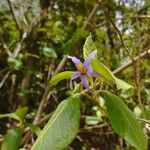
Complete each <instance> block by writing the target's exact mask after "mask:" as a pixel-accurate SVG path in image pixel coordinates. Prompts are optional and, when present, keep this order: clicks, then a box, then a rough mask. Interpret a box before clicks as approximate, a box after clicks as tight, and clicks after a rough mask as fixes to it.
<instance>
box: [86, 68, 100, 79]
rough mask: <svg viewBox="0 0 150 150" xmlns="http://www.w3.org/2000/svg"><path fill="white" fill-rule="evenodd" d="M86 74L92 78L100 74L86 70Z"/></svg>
mask: <svg viewBox="0 0 150 150" xmlns="http://www.w3.org/2000/svg"><path fill="white" fill-rule="evenodd" d="M87 74H89V75H90V76H92V77H96V78H97V77H100V74H98V73H97V72H95V71H93V70H92V69H90V68H89V69H88V71H87Z"/></svg>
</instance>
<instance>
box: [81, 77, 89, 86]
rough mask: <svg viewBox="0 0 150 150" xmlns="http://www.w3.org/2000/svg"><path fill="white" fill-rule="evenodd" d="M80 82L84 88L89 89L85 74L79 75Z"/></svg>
mask: <svg viewBox="0 0 150 150" xmlns="http://www.w3.org/2000/svg"><path fill="white" fill-rule="evenodd" d="M81 82H82V85H83V86H84V87H85V88H86V89H89V82H88V80H87V78H86V76H85V75H84V76H81Z"/></svg>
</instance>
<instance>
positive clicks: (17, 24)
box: [7, 0, 21, 33]
mask: <svg viewBox="0 0 150 150" xmlns="http://www.w3.org/2000/svg"><path fill="white" fill-rule="evenodd" d="M7 2H8V5H9V7H10V11H11V14H12V16H13V18H14V21H15V23H16V26H17V28H18V29H19V31H20V33H21V28H20V25H19V23H18V20H17V19H16V16H15V14H14V10H13V7H12V5H11V1H10V0H7Z"/></svg>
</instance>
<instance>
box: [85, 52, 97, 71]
mask: <svg viewBox="0 0 150 150" xmlns="http://www.w3.org/2000/svg"><path fill="white" fill-rule="evenodd" d="M96 53H97V50H95V51H93V52H92V53H90V54H89V56H88V57H87V58H86V59H85V62H84V66H85V67H86V68H87V69H88V68H89V67H90V60H91V58H93V57H94V56H95V55H96Z"/></svg>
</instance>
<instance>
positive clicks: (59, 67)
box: [53, 55, 67, 75]
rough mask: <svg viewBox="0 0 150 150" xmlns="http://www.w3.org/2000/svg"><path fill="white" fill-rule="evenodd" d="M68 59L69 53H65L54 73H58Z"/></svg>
mask: <svg viewBox="0 0 150 150" xmlns="http://www.w3.org/2000/svg"><path fill="white" fill-rule="evenodd" d="M66 61H67V55H64V57H63V58H62V60H61V61H60V63H59V65H58V67H57V68H56V70H55V72H54V74H53V75H55V74H57V73H58V72H59V71H60V70H61V69H62V68H63V66H64V65H65V63H66Z"/></svg>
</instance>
